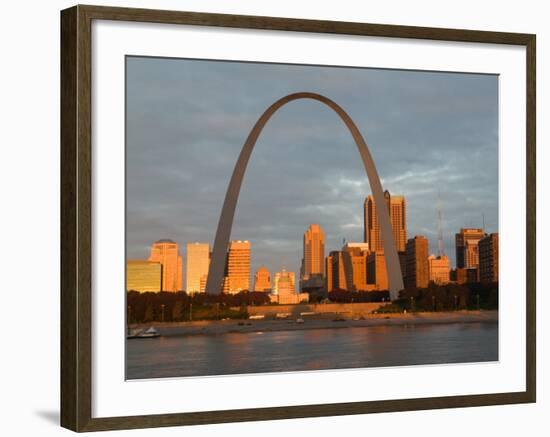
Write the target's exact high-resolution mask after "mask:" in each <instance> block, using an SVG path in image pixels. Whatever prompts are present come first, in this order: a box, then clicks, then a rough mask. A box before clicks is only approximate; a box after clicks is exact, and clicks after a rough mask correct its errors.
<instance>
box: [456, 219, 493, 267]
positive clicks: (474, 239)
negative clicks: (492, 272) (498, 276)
mask: <svg viewBox="0 0 550 437" xmlns="http://www.w3.org/2000/svg"><path fill="white" fill-rule="evenodd" d="M485 235H486V234H485V231H484V230H483V229H481V228H462V229H460V232H459V233H457V234H456V235H455V246H456V267H457V268H459V269H460V268H466V269H477V268H478V267H479V254H478V247H477V245H478V243H479V240H481V239H482V238H483V237H485Z"/></svg>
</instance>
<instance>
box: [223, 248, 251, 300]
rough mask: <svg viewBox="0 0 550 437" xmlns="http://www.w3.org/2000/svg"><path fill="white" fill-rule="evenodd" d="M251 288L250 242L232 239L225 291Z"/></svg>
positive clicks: (224, 282)
mask: <svg viewBox="0 0 550 437" xmlns="http://www.w3.org/2000/svg"><path fill="white" fill-rule="evenodd" d="M244 290H250V242H249V241H241V240H238V241H231V242H230V243H229V253H228V255H227V263H226V266H225V278H224V281H223V291H224V293H239V292H240V291H244Z"/></svg>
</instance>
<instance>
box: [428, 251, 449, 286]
mask: <svg viewBox="0 0 550 437" xmlns="http://www.w3.org/2000/svg"><path fill="white" fill-rule="evenodd" d="M428 272H429V277H430V281H431V282H435V283H436V284H439V285H444V284H447V283H449V279H450V272H451V266H450V263H449V257H447V256H445V255H441V256H435V255H430V256H429V257H428Z"/></svg>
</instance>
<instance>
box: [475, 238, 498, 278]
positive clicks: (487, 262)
mask: <svg viewBox="0 0 550 437" xmlns="http://www.w3.org/2000/svg"><path fill="white" fill-rule="evenodd" d="M478 246H479V280H480V281H481V282H498V232H494V233H492V234H489V235H487V236H486V237H485V238H482V239H481V240H479V245H478Z"/></svg>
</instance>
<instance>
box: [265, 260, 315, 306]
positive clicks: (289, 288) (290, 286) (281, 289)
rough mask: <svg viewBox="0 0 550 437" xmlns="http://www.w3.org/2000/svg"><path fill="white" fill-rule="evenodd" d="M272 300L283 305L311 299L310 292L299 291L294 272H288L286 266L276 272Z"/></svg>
mask: <svg viewBox="0 0 550 437" xmlns="http://www.w3.org/2000/svg"><path fill="white" fill-rule="evenodd" d="M273 282H274V284H273V293H272V294H271V295H270V300H271V302H276V303H278V304H281V305H288V304H298V303H301V302H307V301H308V300H309V294H308V293H297V292H296V288H295V278H294V272H287V271H286V270H285V269H284V268H283V269H282V270H281V271H280V272H277V273H275V277H274V281H273Z"/></svg>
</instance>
